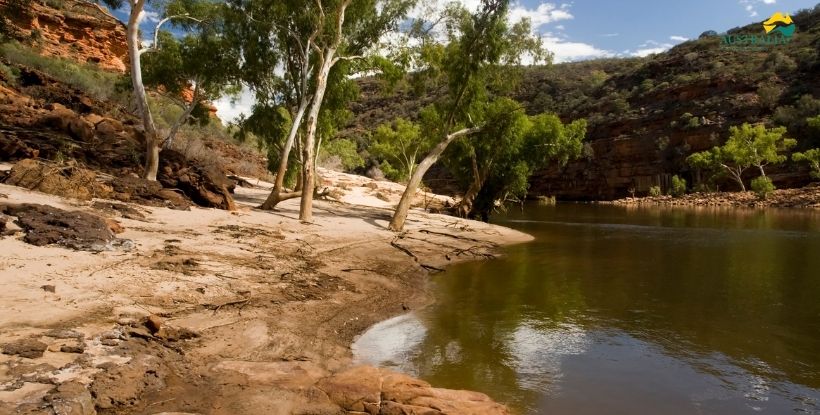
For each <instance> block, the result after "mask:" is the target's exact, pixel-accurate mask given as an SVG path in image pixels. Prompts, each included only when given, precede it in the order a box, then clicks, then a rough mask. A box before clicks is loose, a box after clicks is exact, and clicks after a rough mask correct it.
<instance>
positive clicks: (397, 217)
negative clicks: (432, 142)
mask: <svg viewBox="0 0 820 415" xmlns="http://www.w3.org/2000/svg"><path fill="white" fill-rule="evenodd" d="M480 130H481V129H480V128H467V129H464V130H460V131H456V132H454V133H452V134H450V135H448V136H447V137H446V138H445V139H444V140H443V141H441V142H440V143H438V145H436V146H435V147H434V148H433V150H432V151H430V153H429V154H427V157H425V158H424V160H422V161H421V163H419V165H418V167H416V171H414V172H413V176H412V177H410V181H409V182H407V187H406V188H405V189H404V194H402V196H401V201H399V205H398V206H397V207H396V212H395V213H394V214H393V219H392V220H390V225H389V226H388V228H389V229H390V230H391V231H395V232H401V231H402V230H403V229H404V222H405V221H406V220H407V213H408V212H409V211H410V206H411V205H412V204H413V198H415V196H416V191H417V190H418V188H419V184H421V179H422V178H423V177H424V175H425V174H427V170H429V169H430V167H432V166H433V164H435V162H436V161H438V158H439V157H441V155H442V153H444V150H447V146H449V145H450V143H452V142H453V141H454V140H455V139H456V138H458V137H461V136H464V135H469V134H473V133H476V132H478V131H480Z"/></svg>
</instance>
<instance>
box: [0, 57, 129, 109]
mask: <svg viewBox="0 0 820 415" xmlns="http://www.w3.org/2000/svg"><path fill="white" fill-rule="evenodd" d="M0 54H1V55H2V56H3V57H4V58H5V59H6V60H8V61H9V62H11V63H15V64H18V65H23V66H28V67H31V68H34V69H37V70H40V71H42V72H43V73H45V74H46V75H48V76H50V77H52V78H54V79H56V80H58V81H60V82H62V83H65V84H68V85H70V86H72V87H74V88H77V89H79V90H81V91H83V92H84V93H86V94H88V95H90V96H92V97H94V98H96V99H98V100H101V101H114V102H117V103H119V104H121V105H123V106H126V105H127V104H128V102H129V101H128V95H127V94H124V93H123V92H122V91H121V90H120V89H118V88H117V84H118V82H120V80H121V79H122V78H124V76H123V75H119V74H115V73H111V72H107V71H103V70H101V69H99V68H98V67H97V66H95V65H90V64H82V63H78V62H76V61H73V60H68V59H61V58H53V57H45V56H41V55H40V54H39V53H37V52H36V51H34V50H32V49H30V48H28V47H26V46H23V45H21V44H19V43H16V42H12V43H7V44H3V45H0Z"/></svg>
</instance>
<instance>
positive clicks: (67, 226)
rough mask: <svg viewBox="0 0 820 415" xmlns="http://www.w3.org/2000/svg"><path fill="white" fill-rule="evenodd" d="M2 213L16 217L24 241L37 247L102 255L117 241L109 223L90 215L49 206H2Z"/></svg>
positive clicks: (0, 208) (0, 206) (0, 209)
mask: <svg viewBox="0 0 820 415" xmlns="http://www.w3.org/2000/svg"><path fill="white" fill-rule="evenodd" d="M0 213H4V214H7V215H9V216H16V217H17V220H16V221H15V223H17V224H18V225H19V226H20V227H21V228H22V229H23V231H24V232H25V233H26V235H25V237H24V238H23V240H24V241H25V242H27V243H30V244H32V245H36V246H44V245H51V244H56V245H61V246H64V247H67V248H71V249H76V250H84V251H92V252H99V251H104V250H109V249H110V248H112V247H113V245H114V242H115V240H116V237H115V235H114V232H112V231H111V229H110V227H109V225H108V223H106V221H105V220H104V219H103V218H101V217H99V216H95V215H92V214H90V213H85V212H78V211H73V212H72V211H67V210H62V209H58V208H55V207H53V206H47V205H35V204H28V203H26V204H21V205H0Z"/></svg>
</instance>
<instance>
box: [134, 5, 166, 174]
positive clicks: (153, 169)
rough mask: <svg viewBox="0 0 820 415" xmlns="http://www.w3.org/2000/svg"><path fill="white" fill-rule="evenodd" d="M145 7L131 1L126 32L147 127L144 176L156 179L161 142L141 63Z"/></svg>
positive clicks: (138, 106) (137, 99)
mask: <svg viewBox="0 0 820 415" xmlns="http://www.w3.org/2000/svg"><path fill="white" fill-rule="evenodd" d="M144 7H145V0H137V1H136V2H135V1H132V2H131V13H130V15H129V17H128V29H127V31H126V32H127V41H128V58H129V60H130V61H131V62H130V63H131V84H132V86H133V88H134V98H135V99H136V102H137V111H138V112H139V115H140V117H141V118H142V126H143V128H144V129H145V171H144V173H143V178H145V179H147V180H151V181H156V180H157V171H158V170H159V151H160V143H159V139H158V137H157V129H156V127H155V126H154V118H153V117H152V116H151V108H150V107H149V106H148V95H147V94H146V93H145V85H144V84H143V82H142V66H141V63H140V39H139V26H140V21H141V20H142V16H143V13H142V12H143V8H144Z"/></svg>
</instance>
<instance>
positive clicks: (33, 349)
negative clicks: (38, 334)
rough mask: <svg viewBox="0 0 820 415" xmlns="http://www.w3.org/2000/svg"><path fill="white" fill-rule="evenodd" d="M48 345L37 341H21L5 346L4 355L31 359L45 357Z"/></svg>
mask: <svg viewBox="0 0 820 415" xmlns="http://www.w3.org/2000/svg"><path fill="white" fill-rule="evenodd" d="M47 348H48V345H47V344H45V343H43V342H41V341H38V340H35V339H21V340H17V341H14V342H11V343H7V344H5V345H3V354H8V355H16V356H20V357H25V358H29V359H36V358H38V357H43V353H45V351H46V349H47Z"/></svg>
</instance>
